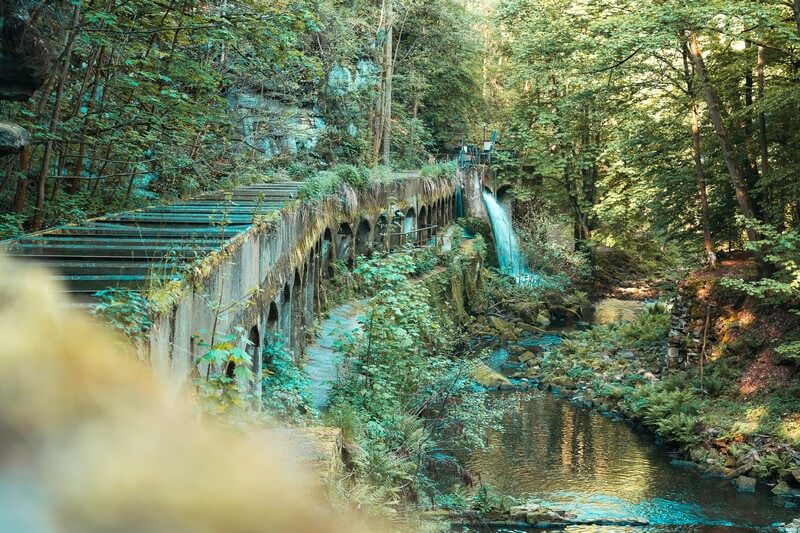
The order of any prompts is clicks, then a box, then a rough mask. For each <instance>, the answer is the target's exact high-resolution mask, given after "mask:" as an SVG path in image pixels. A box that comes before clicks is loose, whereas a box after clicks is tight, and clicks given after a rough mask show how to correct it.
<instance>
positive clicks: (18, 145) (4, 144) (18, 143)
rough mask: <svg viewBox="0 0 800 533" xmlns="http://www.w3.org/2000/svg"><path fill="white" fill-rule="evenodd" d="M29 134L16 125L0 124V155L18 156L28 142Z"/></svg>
mask: <svg viewBox="0 0 800 533" xmlns="http://www.w3.org/2000/svg"><path fill="white" fill-rule="evenodd" d="M30 138H31V136H30V133H28V131H27V130H25V129H24V128H21V127H19V126H17V125H16V124H8V123H5V122H0V155H8V154H18V153H20V152H21V151H22V150H23V149H24V148H25V147H26V146H27V145H28V142H29V141H30Z"/></svg>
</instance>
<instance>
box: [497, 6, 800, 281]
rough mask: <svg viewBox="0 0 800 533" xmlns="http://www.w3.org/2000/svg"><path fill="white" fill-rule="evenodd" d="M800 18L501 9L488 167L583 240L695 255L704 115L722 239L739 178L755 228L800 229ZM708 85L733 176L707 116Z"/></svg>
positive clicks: (779, 9) (713, 214) (711, 193)
mask: <svg viewBox="0 0 800 533" xmlns="http://www.w3.org/2000/svg"><path fill="white" fill-rule="evenodd" d="M796 10H797V7H796V6H795V7H792V5H791V4H790V3H786V2H748V1H745V0H724V1H722V0H714V1H709V2H689V3H687V2H678V1H674V0H666V1H662V2H645V3H642V2H635V1H633V0H630V1H629V0H623V1H617V0H598V1H593V2H585V1H577V0H543V1H540V0H501V1H500V2H499V3H498V5H497V7H496V9H495V13H494V16H495V19H494V21H493V22H494V24H495V25H496V29H495V28H493V30H494V31H492V33H491V35H492V37H493V38H492V39H491V40H490V41H489V43H488V46H487V55H488V56H489V59H487V61H486V62H485V64H486V65H487V66H486V68H485V74H484V75H485V77H486V79H488V80H491V83H488V84H487V85H486V86H485V91H486V93H485V94H486V98H487V101H488V102H490V103H491V104H492V112H493V118H492V119H491V124H492V126H494V127H496V128H497V129H498V130H500V131H501V139H502V144H501V147H502V149H503V150H504V151H503V152H500V153H497V154H495V157H494V158H493V163H494V166H495V167H496V169H497V171H498V174H499V177H500V179H501V180H503V181H504V182H506V183H509V184H512V185H513V186H514V191H515V194H517V195H518V196H519V197H522V198H526V199H532V198H537V199H541V198H545V199H547V200H548V201H550V202H552V204H553V205H554V206H555V207H556V209H557V210H558V211H559V212H568V213H570V215H571V217H570V218H571V219H572V223H573V227H574V229H575V231H576V235H578V237H579V239H580V240H581V241H583V242H584V243H599V244H602V245H605V246H610V247H616V248H624V249H628V250H633V251H637V250H638V252H639V254H640V255H650V254H658V253H661V252H662V251H663V249H664V248H666V247H668V246H669V243H674V244H677V245H678V246H676V250H677V251H678V252H679V253H680V254H681V255H684V256H686V255H696V253H697V251H698V250H699V249H700V248H701V245H702V239H703V232H702V227H703V224H702V213H701V210H700V202H699V194H698V179H697V168H696V166H695V162H694V154H693V137H692V127H691V124H690V121H691V115H692V110H693V109H696V110H697V112H698V113H699V119H700V128H699V132H698V141H699V146H700V156H701V162H702V167H703V175H704V178H705V183H706V191H707V193H708V204H709V205H708V208H709V209H708V213H709V215H708V222H709V227H710V230H711V238H712V240H713V241H714V244H715V245H716V246H718V247H721V246H723V245H724V244H725V243H732V244H734V245H735V244H736V243H737V242H739V241H741V239H742V232H741V229H740V227H737V224H736V222H735V219H734V217H732V216H731V215H732V213H734V212H736V211H737V210H739V209H740V207H739V201H738V200H737V198H736V195H735V194H734V187H733V184H734V183H736V182H738V183H740V184H742V183H743V187H742V188H743V189H744V190H745V195H747V196H749V197H750V199H751V200H752V203H753V205H754V208H755V209H754V210H755V216H756V218H758V219H760V220H769V221H772V223H774V224H777V225H779V226H789V227H792V228H793V229H797V225H798V217H797V212H798V211H797V208H798V200H797V199H798V198H800V194H799V191H800V174H798V172H797V170H796V169H797V168H798V161H799V159H800V156H798V154H800V150H798V149H797V148H798V145H800V128H798V125H797V123H796V121H794V122H793V119H792V114H791V113H790V112H789V109H790V108H791V107H790V106H791V105H792V103H797V102H798V101H800V91H798V90H797V80H798V73H797V70H796V68H795V63H796V59H795V57H794V53H793V52H792V50H793V48H794V46H796V43H797V39H798V28H797V25H796V23H795V20H796V16H797V13H796V12H795V11H796ZM690 35H691V36H694V37H697V39H698V42H699V44H700V46H701V47H702V49H703V57H704V59H705V65H706V70H707V72H708V76H707V78H706V79H701V77H700V76H699V75H698V74H699V71H698V70H696V68H695V67H694V66H693V65H692V61H691V58H689V57H688V56H687V55H686V50H687V38H688V37H689V36H690ZM740 43H741V44H743V45H741V46H740ZM744 43H747V44H746V45H744ZM759 45H760V46H762V47H763V49H762V50H761V51H762V57H763V61H764V62H765V64H766V67H765V83H764V88H763V91H760V90H759V87H758V54H759ZM746 79H749V80H750V82H747V83H746V82H745V80H746ZM704 82H705V83H704ZM706 83H707V84H708V86H709V87H710V88H711V89H712V90H713V93H714V94H715V95H716V97H717V104H718V106H719V107H720V108H721V113H720V120H721V121H722V122H723V124H724V127H725V131H726V132H727V135H726V136H727V139H726V140H725V141H726V142H727V145H729V146H730V148H729V151H730V152H731V153H732V155H731V158H732V159H733V160H735V165H736V166H737V167H738V170H737V172H732V171H731V170H730V168H729V167H728V165H727V164H726V162H725V160H724V157H723V152H724V150H721V147H722V146H723V136H722V135H720V134H719V133H718V132H717V130H716V129H715V128H714V127H713V126H712V123H711V117H710V116H709V114H708V112H707V109H708V108H707V104H706V95H705V93H706V92H707V91H705V90H704V89H705V87H704V85H705V84H706ZM762 113H763V115H762ZM762 117H763V118H762ZM760 120H763V122H761V123H763V124H764V125H765V130H764V131H763V132H761V131H760V124H761V123H760ZM762 137H763V138H764V139H765V140H766V146H765V147H763V149H766V150H767V159H768V160H767V161H762V159H763V158H762V157H761V156H760V155H759V143H760V141H761V139H762ZM767 167H768V168H767ZM737 173H738V174H739V175H740V176H741V177H740V178H736V174H737ZM739 196H740V198H741V197H742V195H741V194H740V195H739ZM764 288H765V289H767V290H769V291H774V290H776V287H774V286H770V287H766V286H765V287H764Z"/></svg>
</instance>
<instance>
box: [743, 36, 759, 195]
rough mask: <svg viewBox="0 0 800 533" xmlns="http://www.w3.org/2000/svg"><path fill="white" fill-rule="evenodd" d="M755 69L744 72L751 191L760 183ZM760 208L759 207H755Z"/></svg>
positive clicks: (748, 173)
mask: <svg viewBox="0 0 800 533" xmlns="http://www.w3.org/2000/svg"><path fill="white" fill-rule="evenodd" d="M752 46H753V45H752V43H750V41H746V42H745V49H750V48H752ZM753 86H754V83H753V69H752V68H750V67H749V66H748V68H747V69H745V71H744V105H745V109H744V135H745V138H744V144H745V149H746V151H747V173H746V176H745V177H746V179H747V186H748V188H749V189H750V190H753V188H754V187H755V186H756V183H757V182H758V158H757V157H756V154H755V150H754V148H753ZM753 207H754V208H756V209H757V208H758V205H754V206H753Z"/></svg>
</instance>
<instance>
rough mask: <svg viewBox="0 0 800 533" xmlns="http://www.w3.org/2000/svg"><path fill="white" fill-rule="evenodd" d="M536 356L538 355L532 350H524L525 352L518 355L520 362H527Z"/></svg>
mask: <svg viewBox="0 0 800 533" xmlns="http://www.w3.org/2000/svg"><path fill="white" fill-rule="evenodd" d="M535 357H536V354H535V353H533V352H531V351H527V352H524V353H523V354H521V355H520V356H519V357H518V359H519V362H520V363H527V362H528V361H530V360H532V359H533V358H535Z"/></svg>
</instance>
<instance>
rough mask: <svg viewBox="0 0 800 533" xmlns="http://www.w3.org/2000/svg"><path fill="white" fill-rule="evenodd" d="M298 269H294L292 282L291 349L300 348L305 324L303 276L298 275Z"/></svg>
mask: <svg viewBox="0 0 800 533" xmlns="http://www.w3.org/2000/svg"><path fill="white" fill-rule="evenodd" d="M302 268H303V267H302V266H301V267H300V268H295V269H294V281H293V282H292V313H291V324H290V328H289V332H290V334H289V335H290V337H291V339H292V340H291V345H292V346H293V347H295V346H300V345H301V343H300V340H301V339H302V336H301V335H302V328H303V324H304V323H305V312H304V309H303V300H304V298H303V275H302V274H301V273H300V269H302Z"/></svg>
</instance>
